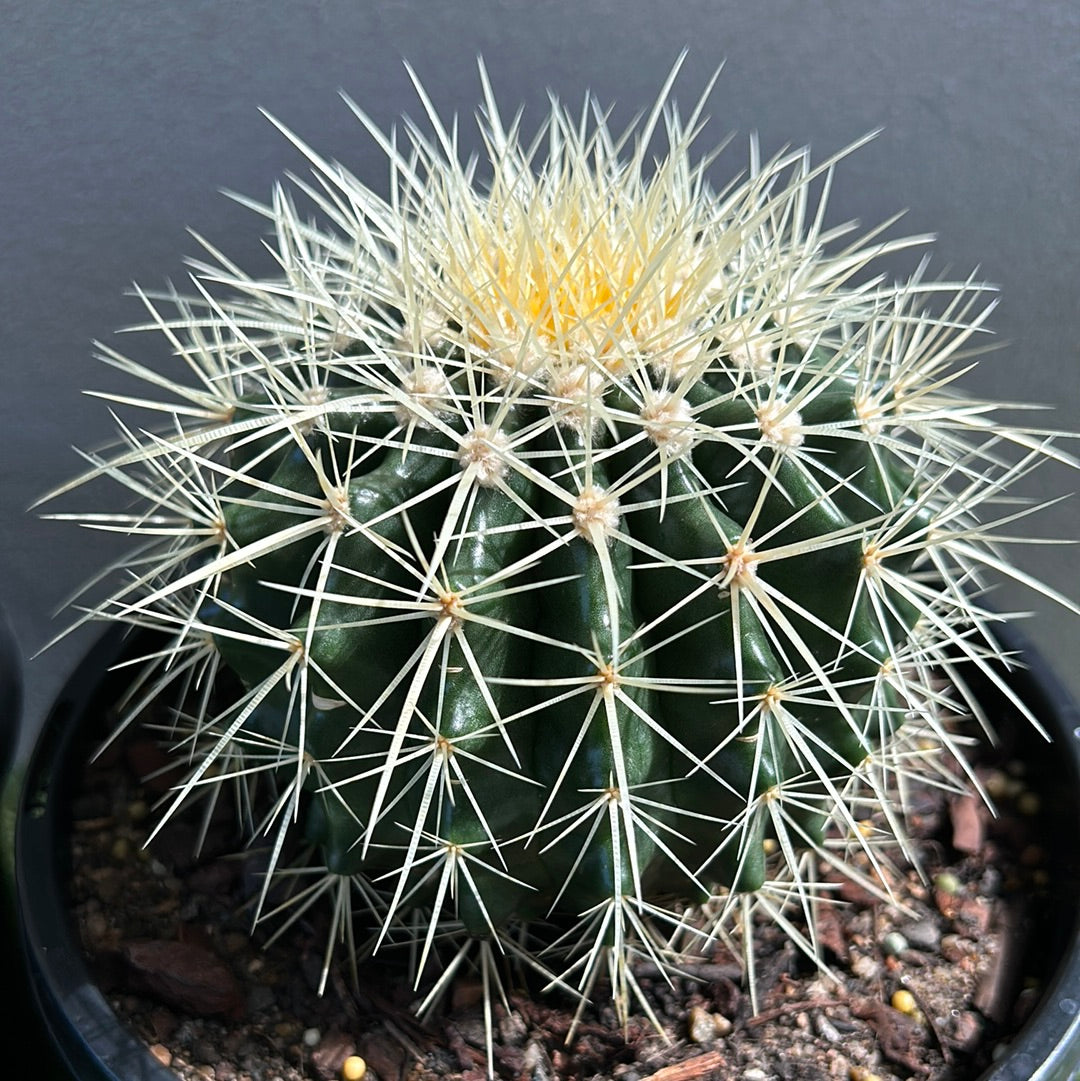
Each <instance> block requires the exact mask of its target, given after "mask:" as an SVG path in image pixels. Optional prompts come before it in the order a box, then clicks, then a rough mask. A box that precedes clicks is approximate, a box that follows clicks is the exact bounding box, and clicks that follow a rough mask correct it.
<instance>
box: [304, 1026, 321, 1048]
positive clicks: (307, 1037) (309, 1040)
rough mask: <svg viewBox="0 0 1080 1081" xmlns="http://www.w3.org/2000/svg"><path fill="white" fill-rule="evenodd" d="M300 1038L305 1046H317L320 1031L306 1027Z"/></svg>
mask: <svg viewBox="0 0 1080 1081" xmlns="http://www.w3.org/2000/svg"><path fill="white" fill-rule="evenodd" d="M302 1039H303V1041H304V1046H305V1047H318V1046H319V1041H320V1040H321V1039H322V1033H321V1032H320V1031H319V1030H318V1029H317V1028H306V1029H304V1035H303V1037H302Z"/></svg>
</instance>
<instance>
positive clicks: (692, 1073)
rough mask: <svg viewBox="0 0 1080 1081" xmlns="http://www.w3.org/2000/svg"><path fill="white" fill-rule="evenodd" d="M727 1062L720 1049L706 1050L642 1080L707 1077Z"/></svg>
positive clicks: (688, 1080) (681, 1080) (680, 1080)
mask: <svg viewBox="0 0 1080 1081" xmlns="http://www.w3.org/2000/svg"><path fill="white" fill-rule="evenodd" d="M727 1064H728V1062H727V1058H726V1057H725V1056H724V1055H723V1054H722V1053H721V1052H720V1051H708V1052H706V1053H705V1054H704V1055H696V1056H695V1057H694V1058H688V1059H686V1060H685V1061H683V1062H676V1063H673V1064H672V1065H671V1066H664V1067H662V1068H661V1069H659V1070H657V1071H656V1073H651V1074H649V1075H648V1077H643V1078H642V1081H695V1079H696V1078H700V1077H708V1076H709V1072H710V1071H711V1070H719V1069H722V1068H723V1067H724V1066H726V1065H727Z"/></svg>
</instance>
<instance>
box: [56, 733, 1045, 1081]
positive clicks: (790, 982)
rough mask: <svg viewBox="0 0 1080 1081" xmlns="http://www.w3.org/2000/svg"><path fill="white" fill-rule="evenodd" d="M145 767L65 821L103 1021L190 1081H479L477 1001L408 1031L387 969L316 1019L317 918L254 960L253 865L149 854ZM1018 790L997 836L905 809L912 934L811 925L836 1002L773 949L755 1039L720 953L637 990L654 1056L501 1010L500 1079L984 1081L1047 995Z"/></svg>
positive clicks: (978, 809)
mask: <svg viewBox="0 0 1080 1081" xmlns="http://www.w3.org/2000/svg"><path fill="white" fill-rule="evenodd" d="M158 759H159V752H158V751H157V749H156V747H155V746H154V745H153V744H152V743H151V742H150V741H149V740H148V739H146V738H143V737H138V738H136V739H135V740H134V741H133V742H132V743H131V744H130V745H129V746H127V747H126V748H125V750H124V751H123V752H119V751H118V752H116V753H114V754H112V755H111V756H110V757H109V758H107V759H106V760H103V761H101V762H99V763H98V764H97V765H95V766H94V767H93V769H92V770H90V772H89V773H88V775H87V780H86V788H85V791H84V793H83V795H82V797H81V799H80V801H79V804H78V808H77V814H76V818H77V823H76V830H75V833H74V857H75V859H74V862H75V880H74V885H73V890H74V898H73V903H74V906H75V910H76V913H77V917H78V922H79V925H80V929H81V933H82V936H83V941H84V945H85V949H86V951H87V954H88V956H89V959H90V961H91V964H92V967H93V969H94V971H95V973H96V974H97V976H98V977H99V979H100V981H101V983H102V985H103V987H104V988H105V990H106V993H107V995H108V997H109V1000H110V1002H111V1003H112V1004H113V1006H114V1008H115V1010H116V1012H117V1014H118V1015H119V1016H120V1017H122V1018H123V1019H124V1020H125V1022H126V1023H127V1024H128V1025H130V1026H131V1027H132V1028H133V1029H134V1030H135V1032H137V1033H138V1034H139V1035H140V1036H141V1037H142V1038H143V1039H144V1040H145V1042H146V1044H147V1046H148V1047H149V1048H150V1051H151V1053H152V1054H153V1055H154V1056H155V1057H156V1058H157V1059H158V1060H159V1061H161V1062H163V1063H165V1064H166V1065H169V1066H171V1067H172V1069H173V1070H175V1072H176V1073H177V1074H178V1075H179V1076H180V1077H181V1078H184V1079H199V1081H300V1079H311V1078H320V1079H330V1078H335V1077H340V1076H341V1068H342V1063H343V1062H344V1060H345V1059H346V1058H347V1057H348V1056H350V1055H359V1056H361V1057H362V1058H363V1059H364V1060H365V1062H366V1064H367V1078H375V1077H377V1078H379V1079H381V1081H430V1079H435V1078H442V1079H445V1078H461V1079H467V1081H480V1079H481V1078H483V1077H485V1076H486V1068H485V1051H484V1024H483V1015H482V1007H481V1000H482V993H481V988H480V985H479V982H478V981H477V979H476V978H475V977H472V976H463V977H461V978H459V979H458V980H457V981H456V982H455V983H454V985H453V986H452V990H451V993H450V996H449V1001H448V1002H447V1004H446V1008H445V1010H444V1011H443V1012H442V1013H441V1014H440V1015H439V1016H438V1018H437V1019H436V1020H435V1021H433V1022H431V1023H430V1024H429V1025H428V1026H427V1027H422V1026H420V1025H419V1024H418V1023H417V1022H416V1021H415V1020H414V1018H413V1015H412V1013H411V1010H410V1007H411V1006H412V1005H413V1004H414V1003H415V1001H416V999H417V997H418V995H417V993H416V992H414V990H413V989H412V987H411V986H410V985H409V982H408V980H407V978H406V977H405V975H404V969H403V968H401V967H398V965H397V964H396V963H395V962H394V960H393V959H392V958H390V957H388V958H387V960H386V961H385V962H380V963H379V964H373V963H370V962H369V963H366V964H364V965H363V966H362V968H361V970H360V973H359V981H360V985H359V988H358V989H355V988H354V987H353V986H352V984H351V980H350V977H349V973H348V969H347V966H346V965H345V963H344V957H343V956H341V957H338V958H336V959H335V962H334V964H333V966H332V968H331V971H330V977H329V980H328V983H327V989H326V992H325V994H323V995H322V996H321V997H320V995H319V994H318V993H317V985H318V982H319V975H320V970H321V967H322V964H323V953H324V948H325V941H326V930H325V926H324V925H323V922H322V921H323V920H324V918H325V917H324V916H323V909H322V907H321V906H314V907H313V908H312V909H310V910H309V912H308V913H307V914H306V916H305V918H304V919H302V920H299V921H297V922H296V923H295V924H294V925H293V926H292V927H290V928H289V930H288V931H287V932H286V933H285V934H284V935H283V936H282V937H281V938H280V939H279V940H278V941H277V942H276V943H274V944H273V945H272V946H271V947H270V948H267V949H263V948H261V942H262V941H263V940H265V937H266V935H265V934H264V933H262V931H260V932H259V934H257V935H256V936H255V938H254V939H253V938H252V937H251V936H250V934H249V931H250V909H249V904H250V900H251V898H252V895H253V894H254V893H255V892H257V890H258V888H259V882H260V878H259V875H260V871H261V869H262V866H263V859H264V856H263V854H262V853H260V852H257V851H254V852H248V853H245V854H244V855H243V856H236V855H234V854H233V850H234V845H235V844H236V840H235V835H234V830H233V822H232V820H231V817H230V815H229V813H227V812H226V811H225V810H224V809H222V812H221V813H220V814H218V815H217V816H215V819H214V823H213V826H212V828H211V830H210V832H209V835H208V837H207V839H206V843H205V845H204V846H203V855H202V856H201V857H200V858H199V859H198V860H196V859H194V858H193V856H192V853H193V851H194V848H195V830H196V819H195V818H192V819H190V820H188V819H184V818H181V819H178V820H177V821H175V822H172V823H170V825H169V826H167V827H166V828H165V829H164V830H163V831H162V832H161V833H160V834H159V835H158V837H157V838H156V839H155V840H154V842H153V843H152V844H151V845H150V846H149V848H146V849H144V848H143V844H144V840H145V837H146V835H147V833H148V830H149V827H150V825H151V823H152V822H153V818H154V816H153V813H152V812H151V809H150V808H151V805H152V804H153V803H154V802H155V801H156V800H157V799H158V798H159V796H160V791H161V789H162V787H163V785H165V784H167V779H165V778H159V779H158V780H157V781H154V782H140V780H139V778H140V777H145V776H146V775H147V774H148V773H149V772H151V770H152V769H153V768H154V767H155V766H157V765H158V764H159V762H158ZM1002 767H1004V768H1002ZM1017 773H1018V770H1017V769H1016V768H1015V767H1014V768H1013V770H1012V772H1010V765H1009V763H1008V762H1005V763H1002V764H992V763H989V762H988V763H987V764H986V765H985V766H980V774H981V776H982V777H983V778H984V781H985V783H986V785H987V787H988V788H989V789H990V790H991V791H992V792H993V793H994V794H995V795H996V796H997V798H998V802H999V808H1000V809H1001V810H1002V811H1004V812H1007V813H1003V814H1002V815H1001V816H1000V817H998V818H994V817H992V816H991V815H990V814H989V812H988V811H987V809H986V808H985V807H984V806H983V804H982V803H981V802H980V801H979V800H977V799H974V798H956V797H948V796H945V795H943V794H941V793H939V792H937V791H936V790H931V789H926V790H922V791H919V792H917V793H915V794H914V805H913V814H912V815H911V821H910V830H911V833H912V836H913V838H914V839H915V841H916V842H917V847H918V850H919V852H920V858H921V860H922V863H923V865H924V869H925V872H926V877H925V878H923V879H921V878H920V877H919V875H918V874H917V873H916V872H915V871H914V870H913V869H911V868H910V867H907V866H906V865H904V864H903V863H902V862H901V863H896V864H894V867H895V868H896V870H895V871H894V873H893V876H892V877H893V881H892V886H893V889H894V891H895V894H896V896H897V898H898V899H899V900H900V901H902V902H903V905H904V906H905V907H906V908H907V910H908V911H907V912H904V911H902V910H901V908H900V907H899V906H894V905H888V904H884V903H882V902H881V901H879V900H877V899H875V898H874V897H872V896H871V895H869V894H867V893H864V892H863V890H861V889H859V888H857V887H855V886H853V885H851V884H846V885H844V886H842V887H841V888H840V890H839V900H838V903H836V904H828V905H823V906H822V907H821V909H820V915H819V916H818V923H817V928H816V930H817V934H818V936H819V940H820V942H821V944H822V948H823V954H824V960H825V961H826V963H827V964H828V966H829V968H830V969H831V971H832V973H833V974H834V978H829V977H827V976H826V975H824V974H823V973H822V972H820V971H818V970H817V969H815V968H814V966H813V965H811V964H810V963H809V962H807V961H806V959H805V958H804V957H802V956H801V955H800V954H799V953H798V952H797V951H796V950H795V949H794V948H793V947H792V945H791V943H790V941H789V940H788V938H787V936H786V935H784V934H783V933H782V932H781V931H780V930H779V929H777V928H775V927H769V926H763V927H761V928H759V931H758V953H757V985H758V988H759V994H760V1009H759V1012H758V1013H757V1014H756V1015H755V1014H754V1013H753V1012H752V1010H751V1005H750V1001H749V996H748V994H747V992H746V989H745V986H744V982H743V977H742V973H741V970H740V966H739V965H738V963H737V962H736V960H735V958H733V957H732V956H731V955H730V954H728V953H726V952H725V951H724V950H723V949H718V950H717V951H716V952H715V953H714V954H713V955H712V956H709V957H704V958H702V959H701V960H700V961H699V962H696V963H694V964H691V965H689V966H687V969H686V975H685V977H678V978H676V979H674V980H673V982H672V984H671V985H669V984H668V983H667V982H665V980H664V979H663V978H661V976H660V974H659V973H658V972H650V971H649V970H648V968H647V966H646V967H643V968H642V969H640V970H639V971H638V973H637V975H638V979H639V982H640V983H641V984H642V986H643V987H645V988H646V989H647V993H648V995H649V997H650V1000H651V1002H652V1004H653V1009H654V1011H655V1013H656V1015H657V1017H658V1018H659V1019H660V1021H661V1023H662V1026H663V1029H664V1032H663V1034H660V1033H658V1032H657V1031H656V1030H655V1028H654V1027H653V1025H652V1024H651V1023H650V1022H649V1021H648V1020H646V1019H645V1018H643V1017H632V1018H631V1021H630V1024H629V1026H628V1027H627V1029H626V1030H625V1031H624V1030H623V1029H622V1028H621V1027H620V1026H619V1025H618V1024H617V1022H616V1019H615V1015H614V1011H613V1010H612V1009H611V1008H610V1006H606V1005H604V1003H603V1001H602V1000H600V1001H599V1003H598V1005H597V1006H596V1007H595V1008H590V1009H589V1010H588V1011H587V1012H586V1014H585V1017H584V1020H583V1022H582V1023H581V1025H580V1026H579V1027H578V1029H577V1031H576V1033H575V1034H574V1035H573V1037H572V1039H571V1040H570V1042H569V1043H567V1034H568V1032H569V1031H570V1027H571V1020H572V1016H573V1010H574V1006H573V1004H572V1003H569V1002H563V1001H559V1000H557V999H542V998H540V997H539V996H536V995H535V994H534V992H533V991H530V990H529V989H525V988H517V989H515V990H514V991H513V992H511V993H510V995H509V1010H507V1009H505V1008H504V1007H503V1006H502V1005H499V1006H497V1007H496V1011H495V1016H496V1021H495V1024H496V1029H497V1035H496V1045H495V1064H496V1071H497V1074H498V1076H500V1077H504V1078H512V1079H517V1081H526V1079H527V1081H545V1079H556V1078H564V1079H567V1081H573V1079H594V1078H595V1079H608V1078H612V1079H618V1081H692V1079H698V1078H702V1079H739V1081H776V1079H782V1081H825V1079H833V1078H841V1079H848V1081H901V1079H909V1078H927V1079H933V1081H959V1079H969V1078H974V1077H977V1076H978V1075H979V1074H980V1073H981V1072H982V1070H983V1069H984V1068H985V1067H986V1066H987V1065H988V1064H989V1063H990V1062H991V1060H992V1057H993V1056H994V1054H995V1051H996V1050H999V1049H1000V1048H1001V1047H1002V1046H1003V1045H1004V1043H1005V1042H1007V1040H1008V1038H1009V1036H1010V1035H1011V1034H1012V1033H1013V1032H1014V1031H1015V1029H1016V1027H1017V1025H1018V1024H1019V1022H1020V1021H1021V1020H1022V1019H1023V1017H1024V1015H1025V1013H1026V1012H1027V1011H1029V1010H1030V1008H1031V1006H1032V1005H1033V1004H1034V1002H1035V1001H1036V1000H1037V997H1038V993H1039V988H1038V987H1037V986H1035V985H1034V984H1032V983H1031V982H1030V981H1027V976H1028V973H1027V967H1028V965H1027V962H1028V953H1027V949H1026V946H1025V942H1026V939H1027V932H1028V929H1029V927H1030V925H1031V923H1032V922H1033V920H1034V919H1035V918H1036V916H1037V906H1038V904H1039V896H1040V891H1041V889H1042V886H1043V885H1044V883H1045V881H1046V877H1047V876H1046V871H1045V869H1044V862H1045V856H1044V853H1043V851H1042V850H1041V849H1040V848H1039V847H1038V846H1037V845H1035V844H1034V843H1033V842H1032V840H1031V839H1030V838H1031V836H1033V833H1032V826H1033V823H1034V822H1035V821H1036V819H1037V818H1038V815H1037V811H1038V807H1037V800H1036V798H1035V796H1034V794H1033V793H1031V792H1029V791H1028V789H1027V788H1026V786H1025V783H1024V780H1023V777H1022V776H1019V775H1016V774H1017ZM897 936H900V937H897ZM897 992H907V993H908V994H907V996H905V995H904V994H903V993H901V994H900V995H897ZM897 1006H899V1007H901V1008H900V1009H898V1008H896V1007H897Z"/></svg>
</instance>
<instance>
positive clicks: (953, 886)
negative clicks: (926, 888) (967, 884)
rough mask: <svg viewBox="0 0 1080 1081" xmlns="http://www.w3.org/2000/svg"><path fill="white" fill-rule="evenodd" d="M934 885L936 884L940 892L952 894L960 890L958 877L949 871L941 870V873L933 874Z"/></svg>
mask: <svg viewBox="0 0 1080 1081" xmlns="http://www.w3.org/2000/svg"><path fill="white" fill-rule="evenodd" d="M934 885H935V886H937V888H938V889H939V890H941V892H942V893H949V894H953V893H959V892H960V879H958V878H957V877H956V875H954V874H953V873H952V872H951V871H943V872H942V873H941V874H939V875H935V876H934Z"/></svg>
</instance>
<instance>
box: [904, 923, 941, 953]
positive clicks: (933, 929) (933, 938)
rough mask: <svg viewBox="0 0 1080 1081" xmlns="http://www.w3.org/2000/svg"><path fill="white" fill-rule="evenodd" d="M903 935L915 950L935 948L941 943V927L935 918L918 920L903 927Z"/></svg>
mask: <svg viewBox="0 0 1080 1081" xmlns="http://www.w3.org/2000/svg"><path fill="white" fill-rule="evenodd" d="M904 936H905V937H906V938H907V940H908V942H909V943H910V944H911V946H912V948H913V949H916V950H936V949H937V948H938V947H939V946H940V945H941V928H940V927H938V925H937V922H936V921H935V920H918V921H916V922H915V923H909V924H908V925H907V926H906V927H905V928H904Z"/></svg>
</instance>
